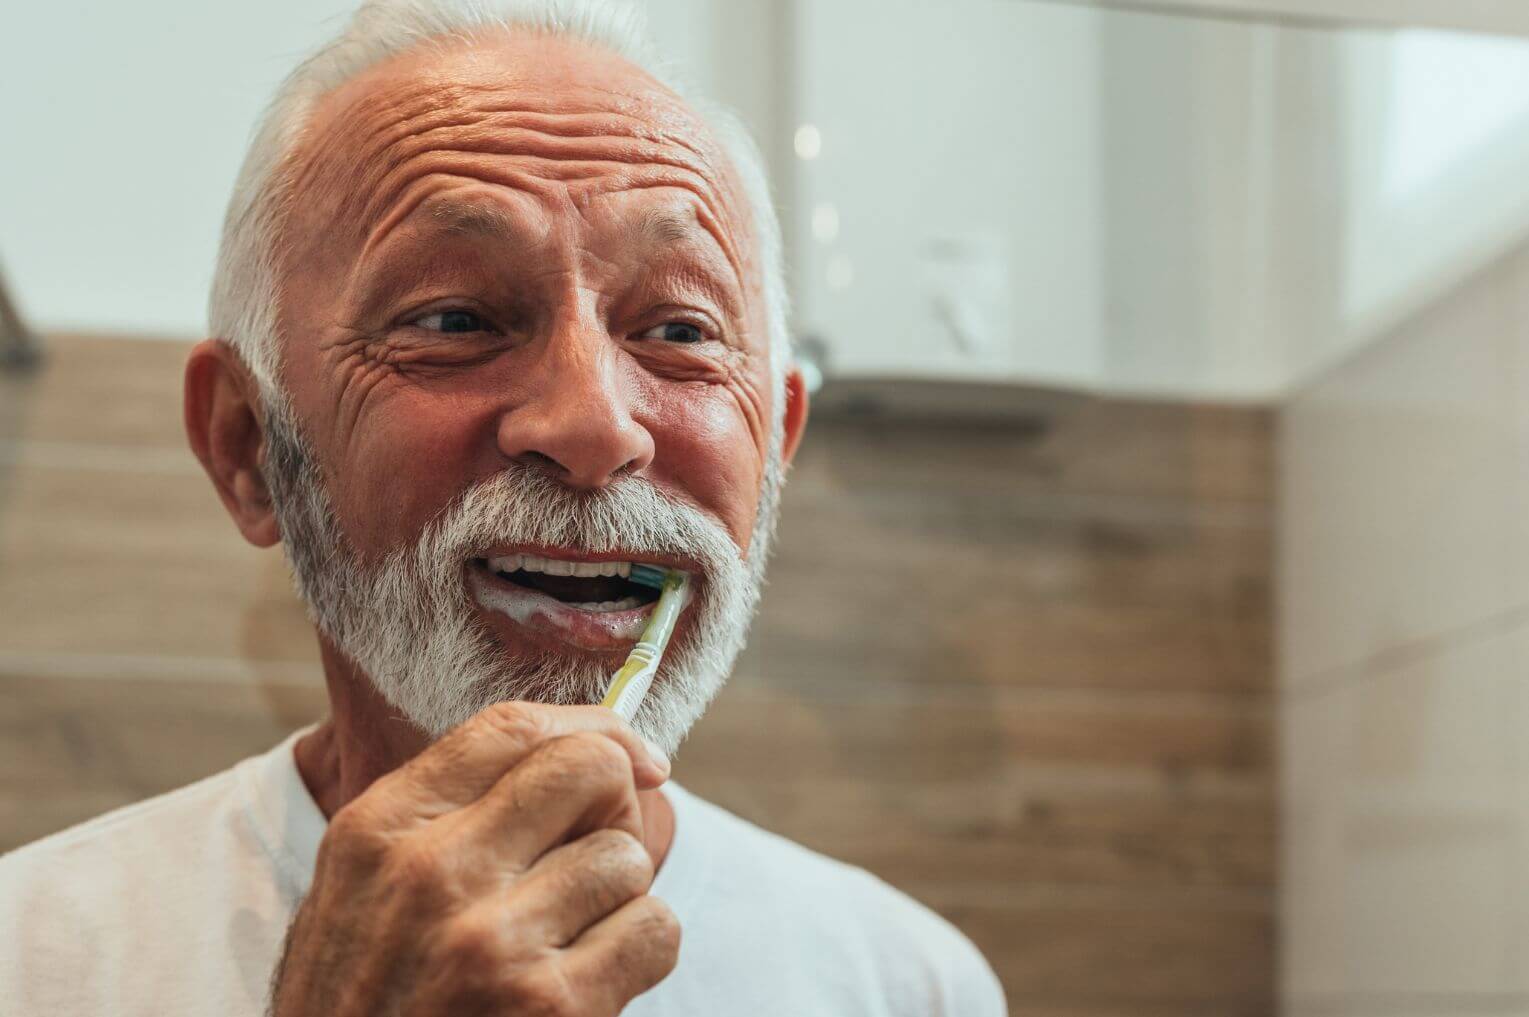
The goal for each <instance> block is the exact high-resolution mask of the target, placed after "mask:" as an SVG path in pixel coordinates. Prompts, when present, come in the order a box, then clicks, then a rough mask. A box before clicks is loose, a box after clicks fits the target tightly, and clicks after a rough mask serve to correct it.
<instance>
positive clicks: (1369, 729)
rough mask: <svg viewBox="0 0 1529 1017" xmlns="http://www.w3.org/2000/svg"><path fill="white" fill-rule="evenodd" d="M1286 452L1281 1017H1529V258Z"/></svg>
mask: <svg viewBox="0 0 1529 1017" xmlns="http://www.w3.org/2000/svg"><path fill="white" fill-rule="evenodd" d="M1280 441H1281V450H1280V455H1281V463H1280V482H1279V490H1280V502H1281V504H1280V517H1279V550H1278V562H1279V655H1280V661H1279V671H1280V696H1281V711H1280V717H1281V724H1280V738H1281V753H1282V760H1281V765H1282V769H1283V788H1282V794H1283V806H1284V814H1283V823H1282V834H1281V836H1282V840H1283V871H1282V891H1281V892H1282V915H1281V917H1282V932H1281V936H1282V945H1281V955H1282V975H1281V982H1282V989H1283V1004H1282V1009H1283V1012H1284V1013H1285V1014H1286V1015H1287V1017H1318V1015H1323V1017H1327V1015H1331V1017H1365V1015H1370V1014H1387V1015H1392V1014H1395V1015H1411V1014H1417V1015H1423V1014H1434V1015H1440V1017H1442V1015H1444V1014H1466V1013H1471V1014H1510V1013H1511V1014H1529V249H1526V251H1525V252H1521V253H1519V254H1517V255H1515V256H1512V257H1509V258H1506V259H1504V260H1503V261H1501V262H1500V263H1499V264H1497V265H1496V266H1495V267H1494V268H1493V269H1491V270H1490V271H1487V272H1485V273H1483V274H1482V275H1480V276H1478V277H1477V278H1475V279H1474V280H1472V281H1470V282H1469V283H1467V284H1465V285H1464V286H1462V287H1461V288H1460V289H1459V290H1457V291H1456V292H1455V293H1454V294H1452V295H1451V296H1450V297H1449V298H1448V299H1447V300H1445V301H1443V302H1441V303H1440V304H1439V305H1437V306H1436V307H1435V308H1434V309H1433V310H1431V311H1430V312H1428V313H1427V314H1426V315H1423V316H1421V317H1420V318H1419V319H1417V320H1415V321H1413V322H1411V323H1410V324H1408V325H1406V326H1404V327H1403V328H1401V329H1399V330H1398V331H1397V332H1396V333H1395V334H1393V335H1390V336H1387V337H1385V338H1383V339H1382V340H1380V341H1378V342H1377V343H1376V344H1374V345H1373V346H1371V347H1370V348H1368V349H1367V350H1366V351H1365V352H1363V353H1362V354H1360V355H1359V356H1358V357H1356V358H1354V359H1353V360H1351V361H1349V362H1347V363H1344V364H1341V365H1339V366H1337V367H1336V368H1334V369H1333V370H1331V371H1330V372H1328V373H1327V374H1326V375H1324V376H1323V377H1321V378H1319V379H1317V380H1316V381H1315V382H1314V383H1312V384H1311V385H1309V386H1308V387H1307V388H1305V389H1304V390H1303V391H1301V392H1300V393H1299V394H1298V395H1297V396H1296V397H1295V398H1293V399H1292V400H1291V401H1290V403H1289V404H1288V406H1287V407H1286V408H1285V411H1284V412H1283V413H1282V419H1281V434H1280Z"/></svg>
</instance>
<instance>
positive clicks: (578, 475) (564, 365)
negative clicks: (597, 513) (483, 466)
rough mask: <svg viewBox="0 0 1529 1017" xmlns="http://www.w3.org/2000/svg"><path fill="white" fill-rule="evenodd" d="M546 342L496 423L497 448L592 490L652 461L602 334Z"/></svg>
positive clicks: (650, 445) (650, 443) (644, 430)
mask: <svg viewBox="0 0 1529 1017" xmlns="http://www.w3.org/2000/svg"><path fill="white" fill-rule="evenodd" d="M600 338H602V339H604V341H603V342H600V341H593V342H589V341H581V340H580V339H579V338H575V337H571V336H568V337H563V339H562V341H554V342H552V343H550V344H549V345H548V346H547V347H546V348H545V350H544V351H543V354H542V356H541V357H540V358H539V359H538V361H537V363H536V364H535V365H534V366H531V367H530V371H531V374H530V376H529V377H528V378H526V381H527V382H528V383H529V384H528V394H527V396H526V398H524V399H523V400H521V401H520V403H519V404H518V405H516V406H515V407H513V408H512V409H510V410H509V411H508V412H506V413H505V414H504V416H502V417H501V418H500V421H499V434H498V440H499V449H500V451H501V452H502V453H503V454H504V455H506V456H508V457H510V458H512V459H519V460H522V461H527V462H534V463H536V464H538V465H541V466H548V465H550V466H552V467H553V468H555V470H556V473H557V475H558V478H559V479H560V480H562V481H563V482H564V483H565V484H568V485H569V486H570V487H578V488H598V487H604V486H605V485H606V484H608V483H610V482H611V480H613V479H614V478H615V477H616V476H617V475H619V474H621V473H640V472H641V471H642V470H644V469H646V468H647V466H648V464H649V463H651V462H652V461H653V436H652V434H650V433H649V432H648V429H647V428H646V427H644V426H643V425H642V424H640V423H638V422H637V420H636V419H635V418H634V417H633V416H632V408H631V402H630V399H629V393H628V392H627V391H626V390H625V383H624V382H623V379H622V378H621V371H620V367H619V362H618V356H617V351H616V349H615V347H614V346H612V345H611V344H610V340H609V339H608V338H604V337H600Z"/></svg>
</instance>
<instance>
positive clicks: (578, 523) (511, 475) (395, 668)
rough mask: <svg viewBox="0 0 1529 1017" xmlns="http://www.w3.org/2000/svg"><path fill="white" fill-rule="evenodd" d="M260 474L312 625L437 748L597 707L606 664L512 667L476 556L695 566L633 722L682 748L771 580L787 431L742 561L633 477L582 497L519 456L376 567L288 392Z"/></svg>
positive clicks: (546, 660) (274, 406) (549, 662)
mask: <svg viewBox="0 0 1529 1017" xmlns="http://www.w3.org/2000/svg"><path fill="white" fill-rule="evenodd" d="M263 402H264V406H265V413H264V423H265V437H266V462H265V466H264V469H263V473H264V476H265V481H266V484H267V486H268V487H269V489H270V493H271V499H272V503H273V506H274V509H275V512H276V519H277V524H278V526H279V527H280V530H281V538H282V546H283V548H284V550H285V552H286V555H287V560H288V562H289V563H290V564H291V567H292V574H293V581H294V585H295V586H296V588H297V592H298V595H299V596H300V597H301V598H302V600H303V602H304V603H305V604H306V606H307V610H308V617H309V618H310V620H311V621H312V622H313V624H314V625H315V627H317V628H318V630H319V631H320V632H321V633H323V635H324V636H325V637H326V638H327V639H328V640H329V642H330V643H331V644H332V645H333V646H334V647H335V648H336V649H337V650H339V651H340V652H341V653H342V654H344V655H345V656H346V657H348V658H349V659H350V661H351V662H352V663H354V664H355V665H356V666H357V667H358V668H359V669H360V670H361V671H362V672H364V673H365V674H366V676H367V677H368V678H369V679H370V680H371V682H372V684H373V686H374V687H375V688H376V690H377V691H378V692H379V693H380V694H381V695H382V696H383V698H385V699H386V700H387V701H388V702H389V703H390V704H391V705H392V706H394V707H395V708H396V709H398V710H399V711H400V712H401V713H402V715H403V718H404V719H406V720H408V721H409V722H411V723H413V724H414V725H415V726H417V727H419V728H420V729H421V730H423V731H424V732H425V733H426V734H427V735H428V736H429V737H430V738H432V739H434V738H438V737H440V735H442V734H444V733H445V732H446V731H448V730H450V729H451V728H453V727H455V726H456V725H458V724H460V723H462V722H463V721H465V720H467V719H468V718H469V717H471V716H472V715H473V714H475V713H477V712H478V711H479V710H481V709H483V708H484V707H486V706H488V705H490V704H492V703H497V702H504V701H511V700H517V701H528V702H537V703H548V704H559V705H572V704H583V703H598V702H599V701H600V699H601V698H602V696H603V695H604V693H605V689H606V686H607V685H608V684H609V683H610V673H609V670H608V669H609V664H608V663H605V662H603V661H601V660H598V659H593V658H592V657H591V656H589V655H585V654H578V653H576V652H572V651H570V652H569V653H568V654H566V655H562V654H556V653H548V652H543V653H538V654H536V655H534V656H531V655H522V656H521V657H519V658H510V657H507V655H506V654H505V653H504V650H503V648H502V647H501V646H500V645H499V644H498V643H497V642H496V641H495V639H494V638H493V636H492V635H491V633H490V631H489V630H488V628H487V626H485V625H484V624H483V622H482V620H481V618H479V617H478V615H477V613H476V611H475V610H474V606H473V602H472V599H471V594H470V591H469V587H468V582H467V574H466V564H467V562H468V560H469V559H470V558H471V557H473V556H475V555H477V554H479V553H481V552H482V551H483V550H484V549H486V548H491V547H495V546H500V545H504V544H528V545H539V546H545V547H569V548H577V549H579V550H581V551H584V552H586V553H589V554H602V553H609V552H613V551H618V550H619V551H621V553H622V556H623V557H629V558H641V557H644V556H648V555H651V556H653V557H655V558H661V557H665V556H670V555H673V556H679V557H682V558H687V559H691V560H694V561H696V562H698V563H699V566H700V567H699V571H698V575H695V576H693V577H692V579H693V591H692V594H691V598H690V606H689V607H688V608H687V609H686V613H687V614H688V615H689V616H690V620H691V623H692V624H691V627H690V630H689V631H688V632H687V633H686V634H685V637H684V638H680V637H676V640H675V642H674V643H673V644H671V646H670V648H669V650H668V652H667V653H666V654H665V657H664V661H663V664H662V666H661V667H660V669H659V672H658V675H657V677H656V678H655V679H654V682H653V686H652V688H651V689H650V690H649V692H648V695H647V698H646V699H645V700H644V701H643V704H642V707H641V709H640V710H639V711H638V713H637V715H636V717H635V718H634V719H633V722H632V724H633V727H634V728H636V730H637V732H638V733H639V734H641V735H642V736H643V737H645V738H647V739H649V740H650V741H652V742H654V743H655V744H656V745H657V746H658V747H659V748H661V749H663V750H664V751H665V752H666V753H670V754H673V753H674V752H675V750H677V749H678V748H679V745H680V743H681V742H682V741H683V740H684V738H685V736H686V734H688V733H689V731H690V728H691V727H692V726H693V725H694V723H695V721H696V720H697V719H699V717H700V716H701V714H702V713H704V712H705V710H706V707H707V705H708V704H709V703H710V702H711V700H712V698H713V697H714V696H715V695H716V694H717V692H718V691H719V690H720V689H721V688H722V686H723V684H724V683H725V682H726V681H727V677H728V675H729V674H730V673H731V672H732V668H733V663H734V661H735V660H736V659H737V656H738V652H739V651H740V650H741V649H742V648H743V644H744V641H745V638H746V636H747V634H748V628H749V624H750V622H751V621H752V619H753V615H754V611H755V609H756V607H757V606H758V603H759V596H760V592H761V590H762V588H763V585H764V566H765V560H766V557H767V556H768V552H769V546H770V543H771V541H772V539H773V536H774V529H775V519H776V515H777V514H778V506H779V493H780V485H781V481H782V479H783V466H782V463H781V443H782V433H781V427H780V422H779V420H777V426H776V427H775V429H774V435H773V438H772V440H771V443H770V449H769V456H768V459H767V462H766V468H765V475H764V484H763V490H762V492H761V496H760V503H759V514H758V517H757V521H756V523H755V527H754V532H753V535H752V539H751V540H750V544H749V551H748V556H747V559H744V558H743V557H741V556H740V555H739V553H738V548H737V545H736V544H734V543H733V541H732V538H731V537H730V536H729V535H728V533H727V531H726V529H725V528H724V527H723V526H722V525H721V524H720V523H719V522H717V521H716V520H714V519H713V518H711V517H709V516H707V515H706V514H704V513H702V512H700V511H699V510H697V509H695V508H693V507H691V506H688V505H684V504H681V503H679V502H676V501H673V500H671V499H669V498H667V497H666V496H664V495H663V494H662V493H661V492H660V491H659V490H658V489H657V488H656V487H655V486H654V485H652V484H651V483H649V482H648V481H646V480H644V479H642V478H638V477H622V478H619V479H617V480H616V481H615V482H614V483H613V484H611V485H610V486H608V487H605V488H602V489H600V490H596V491H578V490H574V489H572V488H569V487H567V486H565V485H563V484H561V483H559V482H558V481H557V480H556V479H554V478H553V477H552V476H550V475H549V474H548V473H547V472H546V471H545V470H542V469H538V468H536V467H533V466H529V465H526V464H523V463H519V462H511V463H509V464H508V465H507V467H506V469H505V470H504V471H503V472H502V473H499V474H497V475H495V476H494V477H491V478H490V479H488V480H486V481H484V482H482V483H480V484H478V485H477V486H475V487H473V488H472V489H470V490H468V491H467V492H466V493H465V494H464V495H463V496H461V497H460V498H458V499H457V500H456V501H455V502H453V503H452V504H451V505H449V506H447V508H445V509H443V510H442V511H441V512H440V513H437V515H436V517H435V518H434V519H432V520H431V522H430V523H429V524H427V525H426V526H425V528H424V530H423V532H422V533H421V534H420V537H419V540H418V541H417V542H416V543H415V544H414V545H413V546H412V547H407V546H406V547H402V548H399V549H397V550H395V551H392V552H390V553H389V554H387V555H386V556H385V557H384V558H383V559H382V560H381V561H379V562H377V563H375V564H367V563H365V562H364V561H363V560H362V557H361V555H360V554H359V553H357V551H356V549H355V547H354V545H353V544H351V543H350V541H349V539H348V538H347V537H346V536H345V534H344V532H343V530H342V529H341V527H340V525H339V522H338V519H337V517H336V516H335V513H334V510H333V506H332V504H331V502H330V500H329V497H328V493H327V492H326V490H325V488H324V484H323V477H322V474H321V472H320V470H319V468H318V465H317V461H316V459H315V458H314V456H313V454H312V452H311V448H310V446H309V445H308V443H307V441H306V440H305V438H304V437H303V434H302V430H301V428H300V426H299V424H298V423H297V421H296V418H295V416H294V415H293V413H292V412H291V409H290V407H289V405H288V403H287V401H286V399H285V394H284V393H282V392H279V391H277V392H267V393H265V394H264V399H263Z"/></svg>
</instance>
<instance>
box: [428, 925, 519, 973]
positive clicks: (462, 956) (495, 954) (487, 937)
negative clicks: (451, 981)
mask: <svg viewBox="0 0 1529 1017" xmlns="http://www.w3.org/2000/svg"><path fill="white" fill-rule="evenodd" d="M440 942H441V946H440V950H441V953H442V954H443V956H444V960H445V962H446V964H447V965H449V967H451V968H452V969H455V970H456V971H459V972H466V973H477V972H482V971H490V970H493V969H494V968H495V967H496V966H497V964H498V961H499V958H500V956H501V953H502V945H503V944H502V936H501V933H500V929H499V927H498V926H497V925H496V924H495V923H493V922H491V921H489V920H487V919H486V918H484V917H482V916H481V915H478V914H476V913H474V912H472V911H469V912H466V913H464V914H462V915H459V916H458V917H457V918H456V919H455V920H454V921H452V922H451V924H450V925H449V926H447V928H446V929H445V930H444V931H443V932H442V933H441V941H440Z"/></svg>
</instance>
